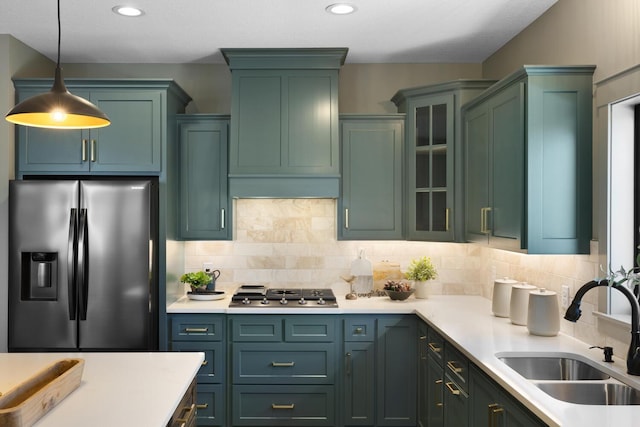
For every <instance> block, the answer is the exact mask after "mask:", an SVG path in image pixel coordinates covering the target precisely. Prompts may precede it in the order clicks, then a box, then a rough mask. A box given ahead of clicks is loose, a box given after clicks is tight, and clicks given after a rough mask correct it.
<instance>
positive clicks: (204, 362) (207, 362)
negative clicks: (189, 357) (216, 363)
mask: <svg viewBox="0 0 640 427" xmlns="http://www.w3.org/2000/svg"><path fill="white" fill-rule="evenodd" d="M208 364H209V361H207V360H203V361H202V363H201V364H200V366H207V365H208Z"/></svg>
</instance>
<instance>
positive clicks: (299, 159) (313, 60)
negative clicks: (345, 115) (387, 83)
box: [223, 49, 347, 197]
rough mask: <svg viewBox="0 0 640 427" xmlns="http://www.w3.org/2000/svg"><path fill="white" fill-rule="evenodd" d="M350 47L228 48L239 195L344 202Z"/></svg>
mask: <svg viewBox="0 0 640 427" xmlns="http://www.w3.org/2000/svg"><path fill="white" fill-rule="evenodd" d="M346 53H347V50H346V49H223V54H224V57H225V59H226V61H227V63H228V64H229V68H230V69H231V75H232V95H231V128H230V152H229V178H230V192H231V195H232V196H233V197H261V196H264V197H296V196H298V197H322V196H325V197H337V195H338V186H339V174H340V170H339V131H338V71H339V68H340V66H341V65H342V64H343V63H344V59H345V56H346Z"/></svg>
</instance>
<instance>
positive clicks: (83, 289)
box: [78, 209, 89, 320]
mask: <svg viewBox="0 0 640 427" xmlns="http://www.w3.org/2000/svg"><path fill="white" fill-rule="evenodd" d="M87 255H88V254H87V210H86V209H80V223H79V226H78V305H79V307H78V312H79V318H80V320H87V297H88V295H87V291H88V289H87V288H88V283H87V275H88V270H89V266H88V262H89V260H88V257H87Z"/></svg>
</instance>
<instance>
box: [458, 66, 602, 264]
mask: <svg viewBox="0 0 640 427" xmlns="http://www.w3.org/2000/svg"><path fill="white" fill-rule="evenodd" d="M594 68H595V67H592V66H574V67H570V66H566V67H565V66H562V67H548V66H525V67H523V68H522V69H521V70H518V71H517V72H515V73H513V74H512V75H510V76H508V77H506V78H505V79H503V80H501V81H500V82H498V83H497V84H495V85H494V86H492V87H491V88H490V89H489V90H487V91H486V92H484V93H483V94H482V95H480V96H479V97H478V98H476V99H475V100H473V101H471V102H470V103H468V104H467V105H465V107H464V109H463V115H464V133H465V136H464V138H465V141H464V142H465V162H466V168H465V171H466V177H465V181H466V189H465V194H466V210H465V212H466V217H465V225H466V238H467V240H468V241H472V242H482V243H484V244H488V245H490V246H492V247H496V248H501V249H508V250H516V251H526V252H528V253H531V254H578V253H589V241H590V239H591V209H592V206H591V197H592V183H591V152H592V149H591V146H592V138H591V132H592V130H591V122H592V75H593V71H594Z"/></svg>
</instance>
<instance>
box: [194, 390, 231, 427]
mask: <svg viewBox="0 0 640 427" xmlns="http://www.w3.org/2000/svg"><path fill="white" fill-rule="evenodd" d="M224 396H225V392H224V386H223V385H222V384H198V392H197V393H196V410H197V415H196V419H197V421H198V426H217V427H219V426H224V425H225V421H224V413H225V404H224Z"/></svg>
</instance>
